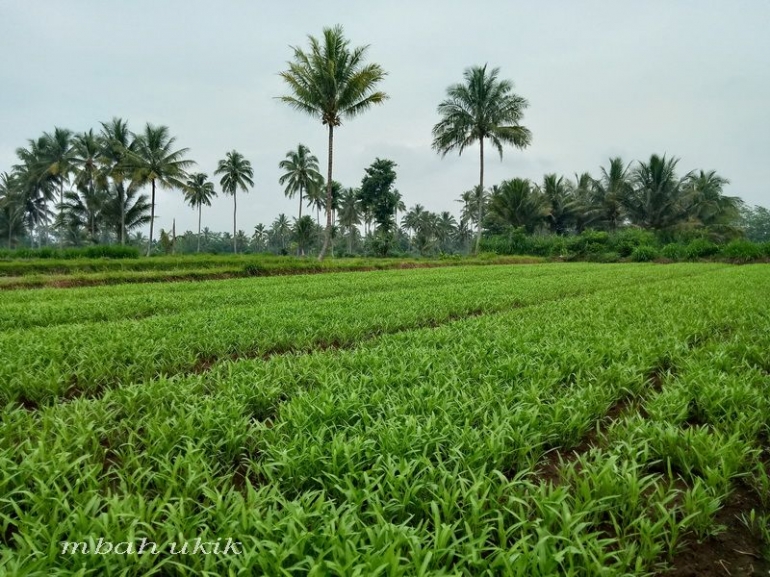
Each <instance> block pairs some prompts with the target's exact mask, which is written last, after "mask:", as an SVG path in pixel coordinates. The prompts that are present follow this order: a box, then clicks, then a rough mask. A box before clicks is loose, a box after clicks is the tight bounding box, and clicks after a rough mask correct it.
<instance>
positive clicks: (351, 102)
mask: <svg viewBox="0 0 770 577" xmlns="http://www.w3.org/2000/svg"><path fill="white" fill-rule="evenodd" d="M308 39H309V47H308V49H302V48H299V47H294V48H293V58H292V60H291V61H289V62H288V68H287V70H285V71H283V72H281V73H280V75H281V77H282V79H283V80H284V81H285V83H286V85H287V87H288V90H289V94H286V95H283V96H280V97H278V98H279V99H280V100H281V101H282V102H285V103H287V104H289V105H290V106H292V107H293V108H295V109H297V110H299V111H301V112H303V113H306V114H308V115H310V116H312V117H314V118H316V119H317V120H320V122H321V123H322V125H323V126H325V127H326V130H327V133H328V156H327V158H328V164H327V167H326V177H325V178H324V176H322V174H321V172H320V167H319V162H318V158H317V157H316V156H314V155H313V154H312V153H311V152H310V150H309V149H308V148H307V147H306V146H304V145H302V144H299V145H298V146H297V148H296V150H291V151H289V152H288V153H287V154H286V156H285V158H284V160H282V161H281V162H280V164H279V168H280V169H281V170H282V171H283V174H282V176H281V177H280V179H279V183H280V184H281V185H282V186H284V187H285V190H284V192H285V194H286V196H287V197H289V198H294V196H298V197H299V209H298V215H297V218H296V219H294V223H293V224H292V223H289V222H288V219H287V218H286V217H285V215H280V216H279V218H278V219H277V220H276V223H277V224H276V223H273V226H272V227H271V228H270V229H264V227H262V232H259V233H258V232H257V229H259V227H261V226H262V225H259V226H258V227H257V229H255V236H253V237H252V239H251V241H250V242H248V243H245V242H244V239H245V238H246V235H245V233H240V231H238V229H237V197H236V195H237V192H238V191H241V192H248V190H249V189H250V188H251V187H253V184H254V183H253V176H254V172H253V169H252V166H251V164H250V162H249V161H248V160H246V159H245V158H244V157H243V155H241V154H240V153H238V152H237V151H231V152H229V153H227V155H226V157H225V158H224V159H223V160H221V161H220V162H219V164H218V166H217V169H216V171H215V174H216V175H218V176H220V177H221V178H220V185H221V189H222V192H223V193H225V194H227V195H230V196H232V197H233V232H232V235H231V240H232V243H233V247H232V249H233V251H234V252H237V251H238V247H239V246H242V247H244V248H248V247H247V245H249V246H251V247H255V246H270V245H271V244H272V245H273V246H276V244H277V243H278V242H280V244H281V250H282V251H284V252H285V251H286V242H287V239H293V240H289V242H296V243H297V253H298V254H304V253H305V252H306V251H307V250H308V249H309V247H310V246H311V245H313V244H314V243H315V242H316V240H314V239H317V238H318V236H319V234H318V229H319V227H320V226H321V216H320V215H321V211H322V210H323V211H324V212H325V216H326V218H325V226H324V228H323V234H322V242H321V245H320V248H319V250H318V255H319V259H323V258H324V256H325V255H326V253H327V252H328V251H329V250H333V247H334V245H333V243H334V241H335V239H339V238H344V239H345V240H346V243H347V246H348V251H349V252H352V251H353V246H354V244H356V243H357V242H358V240H359V239H360V231H359V228H358V227H359V226H361V225H363V228H364V235H365V236H370V235H371V234H372V222H373V220H377V219H379V221H378V227H377V228H378V232H380V233H382V232H386V233H387V234H388V235H390V234H392V232H393V231H390V230H388V229H389V226H383V225H382V222H386V223H389V222H391V219H390V213H391V210H392V212H393V219H392V222H394V223H395V224H396V227H395V228H396V231H395V234H396V237H397V239H396V240H398V241H399V242H402V244H403V243H404V242H405V243H406V244H407V245H408V247H410V248H416V249H418V250H420V251H421V252H424V251H426V250H433V249H435V248H436V247H438V248H439V249H440V250H444V249H445V248H447V247H452V246H457V243H460V244H461V245H465V244H466V243H467V242H468V239H469V238H470V237H469V235H470V234H471V232H470V229H471V227H472V226H475V229H476V242H475V249H476V250H478V247H479V243H480V240H481V235H482V231H483V230H487V231H488V232H490V233H493V234H494V233H499V232H501V231H502V230H504V229H506V228H509V227H523V228H524V229H525V230H527V231H529V232H536V231H538V230H548V231H550V232H552V233H555V234H566V233H568V232H572V231H574V232H580V231H582V230H584V229H586V228H599V229H605V230H610V231H612V230H615V229H617V228H619V227H621V226H626V225H636V226H640V227H644V228H647V229H651V230H654V231H657V232H661V233H670V232H672V231H676V230H680V229H682V228H687V227H695V226H705V227H711V228H715V229H717V228H719V227H729V226H730V225H731V224H732V223H734V222H735V220H736V218H737V216H738V212H739V209H740V207H741V201H740V200H739V199H737V198H735V197H728V196H725V195H724V192H723V188H724V185H725V184H727V180H726V179H724V178H722V177H721V176H719V175H717V174H716V173H715V172H713V171H712V172H703V171H701V172H699V173H694V172H693V173H688V174H686V175H684V176H682V177H679V176H677V174H676V165H677V159H675V158H669V159H667V158H665V157H659V156H652V157H651V159H650V161H649V162H639V163H637V164H636V165H635V166H633V167H631V166H629V165H625V164H624V163H623V162H622V161H621V160H620V159H611V161H610V166H609V167H608V168H607V169H602V174H601V176H600V177H599V178H597V179H595V178H592V177H591V176H590V175H589V174H581V175H576V177H575V179H574V180H570V179H567V178H564V177H559V176H557V175H546V176H545V178H544V180H543V182H542V184H535V183H533V182H530V181H529V180H526V179H520V178H514V179H512V180H507V181H504V182H502V183H500V184H499V185H496V186H492V187H491V188H489V189H487V188H485V185H484V160H485V159H484V155H485V146H487V145H491V146H492V148H493V149H494V150H496V151H497V152H498V154H499V155H500V157H501V158H502V154H503V147H504V146H507V145H510V146H513V147H516V148H519V149H523V148H526V147H527V146H529V144H530V143H531V140H532V134H531V132H530V131H529V129H528V128H527V127H525V126H523V125H522V120H523V114H524V110H525V109H526V108H527V107H528V102H527V100H526V99H525V98H523V97H521V96H520V95H518V94H516V93H514V92H513V84H512V83H511V82H510V81H508V80H504V79H501V78H500V77H499V76H500V71H499V69H498V68H492V69H489V68H488V67H487V66H486V65H485V66H474V67H471V68H468V69H467V70H466V71H465V73H464V79H463V82H462V83H458V84H454V85H452V86H450V87H449V88H448V89H447V94H446V99H445V100H444V101H443V102H441V103H440V104H439V106H438V113H439V116H440V120H439V122H438V123H437V124H436V125H435V126H434V128H433V148H434V149H435V150H436V151H437V152H438V153H439V154H441V155H442V156H445V155H446V154H448V153H449V152H451V151H457V152H458V153H460V154H462V153H463V152H464V151H465V149H466V148H467V147H469V146H472V145H475V144H478V145H479V180H478V185H477V186H476V187H474V188H473V189H472V190H471V191H468V192H466V193H464V194H463V195H462V197H461V199H460V201H461V202H462V203H463V209H462V214H461V218H460V221H459V222H456V221H455V220H454V218H453V217H452V216H451V215H450V214H449V213H441V214H434V213H431V212H429V211H426V210H425V209H424V208H423V207H421V206H420V205H416V206H415V207H414V208H412V209H411V210H410V211H409V212H408V213H407V214H406V215H405V216H404V219H403V221H402V225H403V229H399V228H398V213H399V212H401V213H402V214H403V213H404V212H405V211H406V207H405V205H404V203H403V199H402V198H401V195H400V194H399V193H398V191H396V190H394V189H391V188H390V187H391V184H392V178H391V180H390V184H388V189H387V190H386V191H384V192H383V193H382V194H384V195H385V196H380V197H379V199H377V202H374V203H372V201H371V199H368V198H362V193H361V190H356V189H353V188H345V187H343V186H342V185H340V184H339V183H338V182H337V181H335V180H334V178H333V158H334V135H335V129H337V128H339V127H340V126H342V123H343V120H349V119H352V118H354V117H356V116H358V115H359V114H361V113H363V112H365V111H367V110H368V109H370V108H371V107H372V106H374V105H377V104H382V103H384V102H385V101H386V100H387V99H388V95H387V94H385V93H384V92H383V91H381V90H379V89H378V86H379V84H380V83H381V81H382V80H383V79H384V78H385V77H386V75H387V73H386V72H385V71H384V70H383V69H382V68H381V67H380V66H379V65H378V64H372V63H367V62H366V61H365V58H366V55H367V51H368V46H360V47H355V48H351V47H350V44H349V41H348V40H347V39H346V38H345V37H344V34H343V30H342V28H341V27H340V26H335V27H332V28H325V29H324V30H323V34H322V36H321V37H320V38H315V37H313V36H309V37H308ZM187 153H188V149H186V148H179V149H177V148H176V147H175V139H174V138H173V137H171V136H170V135H169V131H168V129H167V128H166V127H163V126H152V125H150V124H147V125H146V127H145V128H144V130H143V131H142V132H140V133H138V134H134V133H132V132H130V131H129V130H128V127H127V124H126V122H125V121H123V120H121V119H113V120H112V121H111V122H109V123H102V124H101V130H100V132H99V133H94V132H93V131H88V132H85V133H82V134H73V133H72V132H70V131H69V130H65V129H60V128H57V129H55V130H54V132H53V133H45V134H44V135H43V136H42V137H40V138H39V139H38V140H30V141H29V143H28V147H26V148H20V149H18V150H17V155H18V158H19V163H18V164H16V165H14V166H13V169H12V171H11V173H10V174H8V173H3V174H0V233H5V234H7V238H8V244H9V246H10V245H11V243H12V241H13V239H14V237H19V236H23V235H25V234H26V233H27V232H28V231H30V232H34V233H36V236H37V237H38V238H41V237H42V236H44V235H46V234H48V232H49V229H48V227H47V225H48V223H49V222H50V221H51V219H52V217H54V216H55V227H54V229H55V230H56V231H57V238H58V240H59V242H60V243H62V244H63V243H65V242H67V243H70V244H78V243H80V242H82V241H83V240H84V237H85V238H87V239H90V240H91V241H94V242H96V241H102V242H104V241H109V240H110V239H116V240H117V241H118V242H120V243H121V244H122V243H125V242H126V239H127V236H128V233H129V232H130V231H131V230H136V229H137V228H139V227H142V226H144V225H146V224H148V223H149V225H150V236H149V239H147V253H148V254H150V251H151V250H152V246H153V233H154V230H153V226H154V216H155V196H156V188H157V187H161V188H172V187H173V188H178V189H180V190H182V191H183V192H184V194H185V196H186V199H187V201H188V203H189V204H190V205H191V206H192V207H194V208H196V209H197V210H198V235H197V248H196V250H200V248H201V237H202V235H201V214H202V208H203V206H210V205H211V201H212V199H213V197H214V196H216V191H215V189H214V185H213V183H212V182H210V181H209V180H208V176H207V175H206V174H203V173H189V172H187V170H188V168H190V167H191V166H192V165H193V164H194V163H193V162H192V161H191V160H189V159H188V158H187V157H186V156H187ZM378 162H390V163H391V165H392V166H395V163H392V161H380V160H379V159H378ZM392 166H391V168H392ZM145 186H149V187H150V192H151V194H150V196H149V197H148V196H147V195H145V194H140V193H139V191H140V190H141V189H142V187H145ZM364 196H365V197H366V196H367V194H364ZM303 203H307V206H309V207H311V208H314V209H315V210H316V222H315V223H313V220H312V218H311V217H310V216H308V215H304V216H303V215H302V208H303ZM53 209H55V210H56V214H54V210H53ZM380 221H381V222H380ZM271 231H272V232H271ZM268 234H270V235H271V236H270V238H268ZM263 235H264V237H265V238H264V239H261V238H257V237H261V236H263ZM205 240H206V239H205V238H204V244H206V243H205ZM453 243H454V244H453Z"/></svg>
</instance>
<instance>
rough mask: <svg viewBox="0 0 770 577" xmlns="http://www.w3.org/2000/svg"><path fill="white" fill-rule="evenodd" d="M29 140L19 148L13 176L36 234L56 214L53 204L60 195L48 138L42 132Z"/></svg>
mask: <svg viewBox="0 0 770 577" xmlns="http://www.w3.org/2000/svg"><path fill="white" fill-rule="evenodd" d="M28 143H29V147H28V148H17V149H16V156H17V157H18V158H19V161H20V162H19V163H18V164H14V165H13V167H12V173H13V174H12V176H13V181H14V184H15V189H16V191H17V192H18V194H19V198H20V201H21V202H23V204H24V217H23V218H24V223H25V224H26V226H27V227H28V228H29V229H30V231H31V232H32V233H33V235H34V231H35V229H36V228H40V227H44V226H45V225H46V224H47V223H48V222H49V221H50V219H51V218H52V216H53V213H52V212H51V209H50V207H49V205H50V204H51V203H53V202H54V199H55V197H56V183H55V182H54V179H53V178H52V177H51V175H50V174H49V171H48V168H49V166H50V163H49V162H48V159H47V158H46V150H45V149H46V146H47V139H46V138H45V137H44V136H41V137H40V138H38V139H37V140H29V141H28ZM38 238H40V236H38ZM39 244H40V243H38V245H39Z"/></svg>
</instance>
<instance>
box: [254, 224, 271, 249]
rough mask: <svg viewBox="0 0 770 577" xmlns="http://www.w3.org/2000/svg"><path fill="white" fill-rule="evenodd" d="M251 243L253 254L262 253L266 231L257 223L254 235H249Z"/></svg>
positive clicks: (263, 226)
mask: <svg viewBox="0 0 770 577" xmlns="http://www.w3.org/2000/svg"><path fill="white" fill-rule="evenodd" d="M251 242H252V244H253V245H254V252H262V251H263V250H264V249H265V244H266V243H267V229H266V228H265V225H264V224H262V223H259V224H258V225H257V226H255V227H254V234H252V235H251Z"/></svg>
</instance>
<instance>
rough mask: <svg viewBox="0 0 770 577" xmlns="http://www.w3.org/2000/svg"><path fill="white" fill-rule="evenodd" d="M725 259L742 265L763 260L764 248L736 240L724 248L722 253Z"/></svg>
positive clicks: (749, 242) (746, 241)
mask: <svg viewBox="0 0 770 577" xmlns="http://www.w3.org/2000/svg"><path fill="white" fill-rule="evenodd" d="M720 254H721V256H723V257H724V258H726V259H728V260H730V261H732V262H736V263H740V262H751V261H754V260H758V259H760V258H762V256H763V255H762V247H761V246H760V245H758V244H754V243H753V242H751V241H748V240H734V241H732V242H731V243H729V244H726V245H725V246H723V247H722V250H721V251H720Z"/></svg>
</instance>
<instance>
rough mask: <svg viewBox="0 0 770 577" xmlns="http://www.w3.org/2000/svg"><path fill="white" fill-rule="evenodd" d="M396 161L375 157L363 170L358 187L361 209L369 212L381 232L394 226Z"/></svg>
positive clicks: (396, 202) (396, 199)
mask: <svg viewBox="0 0 770 577" xmlns="http://www.w3.org/2000/svg"><path fill="white" fill-rule="evenodd" d="M395 168H396V163H395V162H393V161H392V160H387V159H380V158H377V159H376V160H375V161H374V162H373V163H372V164H371V166H369V167H368V168H367V169H366V170H365V175H364V178H363V179H362V180H361V188H359V189H358V199H359V203H360V206H361V209H362V210H363V211H364V212H370V213H371V215H372V219H373V220H374V222H375V223H376V224H377V230H378V231H379V232H382V233H388V232H392V230H393V229H394V228H395V226H396V223H395V211H396V205H397V204H398V198H397V197H396V194H395V191H394V190H393V183H394V182H395V181H396V171H395Z"/></svg>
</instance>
